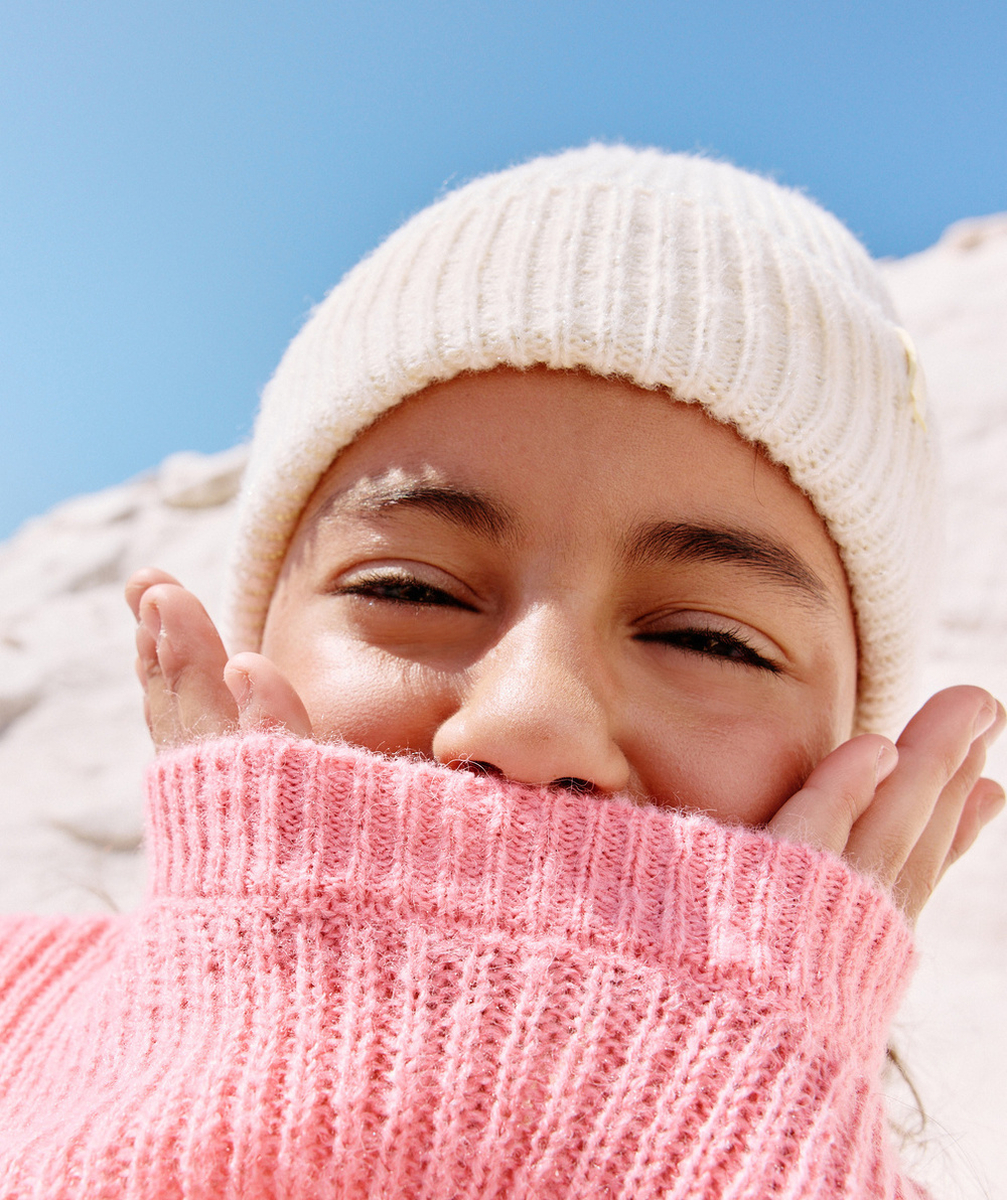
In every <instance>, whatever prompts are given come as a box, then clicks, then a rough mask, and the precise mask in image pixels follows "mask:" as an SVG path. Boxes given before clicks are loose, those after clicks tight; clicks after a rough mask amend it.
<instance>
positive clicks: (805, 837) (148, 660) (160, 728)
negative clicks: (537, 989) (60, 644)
mask: <svg viewBox="0 0 1007 1200" xmlns="http://www.w3.org/2000/svg"><path fill="white" fill-rule="evenodd" d="M126 599H127V601H128V603H129V606H130V608H131V609H132V610H133V615H134V616H135V617H136V619H137V622H138V624H137V630H136V649H137V664H136V669H137V674H138V676H139V678H140V683H141V684H142V686H143V689H144V712H145V715H146V718H147V725H148V728H149V729H150V733H151V737H152V738H153V740H154V745H155V747H156V748H157V749H158V750H162V749H166V748H168V747H171V746H179V745H183V744H184V743H186V742H190V741H194V740H196V739H198V738H206V737H219V736H222V735H224V734H228V733H236V732H243V731H251V730H255V729H278V730H283V731H286V732H288V733H291V734H293V735H294V736H295V737H310V736H311V722H310V720H309V718H308V714H307V711H306V710H305V708H304V705H303V704H302V703H301V700H300V697H299V696H298V695H297V693H296V692H295V691H294V689H293V687H292V686H291V685H290V683H289V682H288V681H287V680H286V678H285V677H284V676H283V675H282V674H281V673H280V672H279V671H278V670H277V668H276V667H275V666H274V665H273V664H272V663H271V662H270V661H269V659H267V658H265V657H263V655H261V654H247V653H246V654H237V655H235V656H234V657H233V658H231V659H228V658H227V653H226V651H225V650H224V646H223V643H222V641H221V640H220V636H219V634H218V633H217V631H216V629H215V628H214V626H213V622H212V621H211V620H210V618H209V617H208V616H207V613H206V610H205V609H204V608H203V606H202V605H201V604H200V603H199V601H198V600H197V599H196V597H195V596H193V594H192V593H191V592H188V591H186V589H185V588H183V587H182V586H181V585H180V584H179V583H178V581H177V580H176V579H173V578H172V577H171V576H170V575H167V574H165V572H163V571H158V570H154V569H145V570H142V571H138V572H137V573H136V574H135V575H133V576H132V578H131V579H130V580H129V582H128V583H127V585H126ZM1005 724H1007V717H1005V713H1004V709H1003V706H1002V705H1000V704H999V703H998V702H997V701H996V700H995V699H994V698H993V697H992V696H991V695H990V694H989V693H988V692H985V691H983V690H982V689H981V688H976V687H954V688H948V689H946V690H945V691H943V692H939V693H938V694H937V695H936V696H934V697H933V698H932V699H930V700H929V701H927V703H926V704H925V705H924V706H923V708H922V709H920V711H919V712H918V713H917V714H916V716H915V717H913V719H912V720H911V721H910V722H909V724H908V725H907V726H906V728H905V730H904V731H903V733H902V736H901V737H900V738H899V740H898V743H897V747H896V746H895V745H893V744H892V743H891V742H890V741H889V740H888V739H887V738H884V737H881V736H879V735H876V734H865V735H863V736H862V737H857V738H853V739H852V740H851V741H848V742H844V743H843V745H841V746H839V747H838V748H837V749H836V750H834V751H833V752H832V753H831V754H829V755H827V757H826V758H824V759H823V760H822V761H821V762H820V763H819V765H818V766H817V767H816V768H815V770H814V771H812V773H811V775H810V776H809V777H808V779H807V782H806V783H805V785H804V787H803V788H801V790H800V791H799V792H797V793H796V795H794V796H792V797H791V798H790V799H789V800H787V801H786V803H785V804H784V805H783V806H782V807H781V808H780V810H779V811H778V812H777V813H776V815H775V816H774V817H773V818H772V820H771V821H770V822H769V824H768V830H769V832H770V833H772V834H773V835H774V836H775V837H779V838H784V839H787V840H788V841H796V842H806V843H808V844H810V845H812V846H815V847H816V848H818V849H820V850H827V851H830V852H831V853H833V854H836V855H839V856H841V857H843V858H844V859H845V860H846V861H847V862H848V863H849V864H850V866H851V867H852V868H853V869H854V870H856V871H858V872H859V873H860V874H862V875H866V876H868V877H869V878H871V879H873V880H874V881H875V882H876V883H877V884H878V885H879V886H880V887H882V888H884V889H885V890H889V891H891V892H892V894H893V896H894V898H895V901H896V903H897V904H898V905H899V907H900V908H902V910H903V911H904V912H905V914H906V916H907V917H908V918H909V919H910V920H914V919H915V917H916V916H917V915H918V913H919V911H920V909H921V908H922V907H923V905H924V903H925V902H926V900H927V898H928V897H929V895H930V893H931V892H932V891H933V889H934V887H935V885H936V884H937V881H938V880H939V879H940V877H941V875H943V873H944V872H945V871H946V870H947V868H948V867H949V866H950V865H951V863H953V862H954V861H955V859H957V858H959V857H960V856H961V855H962V854H964V852H965V851H966V850H967V849H968V848H969V846H971V845H972V843H973V842H974V841H975V839H976V837H977V836H978V834H979V831H980V830H981V829H982V827H983V826H984V825H985V824H986V823H987V822H988V821H989V820H991V819H992V818H993V817H994V816H996V814H997V813H998V812H999V811H1000V810H1001V809H1002V808H1003V806H1004V791H1003V788H1002V787H1000V785H999V784H997V783H995V782H994V781H993V780H991V779H983V778H981V775H982V769H983V765H984V764H985V761H986V750H987V748H988V747H989V746H990V745H991V744H992V743H993V741H994V740H995V739H996V738H997V737H999V735H1000V734H1001V733H1002V732H1003V729H1004V726H1005Z"/></svg>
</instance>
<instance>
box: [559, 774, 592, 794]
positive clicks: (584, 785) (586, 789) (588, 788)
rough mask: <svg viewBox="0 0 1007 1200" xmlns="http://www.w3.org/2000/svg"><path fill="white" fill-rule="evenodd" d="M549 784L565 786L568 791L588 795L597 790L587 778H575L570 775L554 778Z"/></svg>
mask: <svg viewBox="0 0 1007 1200" xmlns="http://www.w3.org/2000/svg"><path fill="white" fill-rule="evenodd" d="M549 786H550V787H554V788H565V789H566V790H567V791H568V792H580V793H582V794H583V795H590V794H591V793H593V792H595V791H596V790H597V789H596V788H595V786H594V784H593V783H592V782H591V781H590V780H589V779H575V778H573V777H572V776H565V777H564V778H563V779H554V780H553V781H552V783H550V784H549Z"/></svg>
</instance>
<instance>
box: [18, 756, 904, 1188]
mask: <svg viewBox="0 0 1007 1200" xmlns="http://www.w3.org/2000/svg"><path fill="white" fill-rule="evenodd" d="M149 795H150V805H149V833H148V836H149V842H150V852H151V855H152V876H151V886H150V893H149V896H148V898H147V900H146V902H145V904H144V906H143V907H142V908H141V909H140V910H139V911H138V912H137V913H136V914H133V915H131V916H125V917H88V918H84V919H70V918H41V917H21V918H9V919H6V920H5V921H4V922H3V923H2V924H0V1195H2V1196H3V1197H5V1200H14V1198H18V1200H21V1198H27V1197H33V1198H36V1200H42V1198H44V1200H57V1198H58V1200H84V1198H85V1197H86V1198H87V1200H99V1198H102V1197H108V1198H112V1197H115V1198H116V1200H141V1198H143V1200H155V1198H157V1200H170V1198H173V1197H180V1198H181V1197H185V1198H186V1200H210V1198H211V1197H213V1198H214V1200H218V1198H224V1197H233V1198H235V1200H252V1198H256V1200H259V1198H262V1200H264V1198H266V1197H270V1198H272V1197H289V1198H290V1200H294V1198H296V1200H316V1198H317V1200H321V1198H323V1197H324V1198H326V1200H329V1198H332V1197H346V1198H350V1197H352V1198H363V1197H380V1198H388V1200H392V1198H395V1200H400V1198H401V1200H406V1198H408V1200H421V1198H426V1200H463V1198H469V1197H473V1198H474V1197H481V1198H486V1200H489V1198H503V1197H508V1198H514V1200H517V1198H521V1200H537V1198H542V1200H545V1198H547V1197H548V1198H559V1197H564V1198H574V1197H578V1198H579V1197H596V1196H597V1197H603V1196H604V1197H621V1198H622V1200H630V1198H632V1200H652V1198H654V1200H656V1198H657V1197H662V1198H664V1200H671V1198H674V1197H682V1198H684V1197H688V1198H689V1200H713V1198H717V1200H721V1198H726V1197H728V1196H730V1197H747V1198H749V1200H766V1197H768V1196H780V1197H792V1198H797V1197H819V1198H820V1197H839V1196H843V1197H857V1198H858V1200H862V1198H864V1197H895V1196H900V1195H910V1194H911V1195H916V1194H917V1193H916V1191H915V1189H913V1188H912V1186H911V1185H909V1184H906V1183H905V1181H904V1180H902V1179H901V1177H900V1176H899V1175H898V1172H897V1166H896V1164H895V1162H894V1159H893V1157H892V1154H891V1150H890V1148H889V1146H888V1142H887V1136H886V1126H885V1117H884V1113H883V1109H882V1105H881V1102H880V1099H879V1095H878V1092H877V1084H876V1077H877V1073H878V1071H879V1069H880V1064H881V1060H882V1058H883V1055H884V1046H885V1034H886V1030H887V1027H888V1023H889V1021H890V1019H891V1016H892V1013H893V1009H894V1006H895V1004H896V1003H897V999H898V997H899V994H900V993H901V990H902V988H903V986H904V983H905V980H906V975H907V972H908V969H909V964H910V959H911V954H912V951H911V939H910V935H909V932H908V930H907V928H906V926H905V924H904V922H903V921H902V919H901V917H900V916H899V914H898V913H897V912H896V910H895V909H894V908H892V906H891V905H890V903H889V902H888V901H887V900H886V899H885V898H884V897H883V896H881V895H880V894H878V893H877V892H875V891H874V890H873V889H872V888H871V887H870V886H868V885H867V884H866V883H865V882H864V881H863V880H861V879H859V878H857V877H856V876H854V875H853V874H851V872H850V871H849V870H848V869H847V868H846V867H845V866H844V865H843V864H842V863H841V862H839V861H838V860H836V859H833V858H831V857H828V856H825V855H822V854H819V853H817V852H814V851H812V850H810V849H808V848H806V847H802V846H798V845H793V844H787V843H781V842H776V841H773V840H771V839H769V838H768V837H766V836H764V835H762V834H760V833H757V832H752V831H749V830H744V829H729V828H725V827H721V826H719V825H716V824H714V823H712V822H710V821H708V820H705V819H701V818H698V817H692V816H683V815H681V814H677V813H674V812H669V811H663V810H658V809H656V808H653V807H649V806H638V805H634V804H632V803H630V802H628V801H622V800H618V799H616V800H610V799H599V798H597V797H585V796H582V795H574V794H572V793H569V792H565V791H560V790H543V789H529V788H523V787H519V786H516V785H512V784H508V783H503V782H500V781H498V780H494V779H481V778H476V777H474V776H472V775H469V774H467V773H465V772H452V771H447V770H444V769H442V768H439V767H437V766H434V765H430V764H422V763H416V762H412V761H407V760H392V759H384V758H380V757H378V756H375V755H372V754H369V753H366V752H363V751H357V750H352V749H347V748H338V747H336V748H334V747H323V746H319V745H317V744H314V743H310V742H298V741H291V740H287V739H284V738H281V737H276V736H267V735H255V736H251V737H246V738H244V739H240V740H239V739H229V740H224V741H220V742H211V743H206V744H204V745H202V746H200V747H197V748H192V749H187V750H185V751H180V752H173V753H171V754H166V755H163V756H162V757H161V758H160V759H159V760H158V761H157V763H156V765H155V766H154V768H153V769H152V771H151V773H150V778H149Z"/></svg>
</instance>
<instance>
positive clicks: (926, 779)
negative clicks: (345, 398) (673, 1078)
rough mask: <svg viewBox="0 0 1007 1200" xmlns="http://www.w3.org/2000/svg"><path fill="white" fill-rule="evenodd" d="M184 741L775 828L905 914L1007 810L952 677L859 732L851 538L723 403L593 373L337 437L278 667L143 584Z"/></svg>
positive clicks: (266, 651)
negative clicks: (359, 750) (235, 740)
mask: <svg viewBox="0 0 1007 1200" xmlns="http://www.w3.org/2000/svg"><path fill="white" fill-rule="evenodd" d="M127 598H128V600H129V602H130V604H131V607H132V608H133V611H134V614H135V615H136V616H137V619H138V622H139V624H138V630H137V650H138V673H139V675H140V678H141V682H142V683H143V685H144V689H145V697H146V710H147V716H148V722H149V724H150V728H151V732H152V735H153V738H154V741H155V744H156V745H157V746H158V747H159V748H161V747H165V746H170V745H178V744H181V743H184V742H186V741H189V740H191V739H193V738H195V737H200V736H213V735H217V734H221V733H226V732H230V731H232V730H234V729H242V730H248V729H253V728H263V727H267V728H277V727H279V728H284V729H287V730H289V731H290V732H292V733H294V734H296V735H299V736H313V737H315V738H318V739H322V740H324V739H342V740H346V741H349V742H351V743H353V744H356V745H360V746H364V747H366V748H368V749H371V750H375V751H379V752H384V753H393V754H394V753H402V752H415V753H419V754H421V755H424V756H426V757H428V758H431V759H434V760H436V761H438V762H441V763H443V764H445V765H447V766H450V767H456V768H460V769H461V768H465V769H475V770H480V771H488V772H492V773H499V774H501V775H503V776H505V777H507V778H509V779H513V780H516V781H519V782H522V783H528V784H536V785H549V784H553V785H558V786H566V787H573V788H575V789H577V790H583V791H588V790H590V791H592V792H595V793H598V794H602V795H604V794H612V793H616V792H619V793H629V794H630V795H631V796H633V797H634V798H635V799H637V800H639V801H641V802H650V803H654V804H658V805H662V806H667V807H673V808H677V809H684V810H694V811H700V812H703V813H706V814H707V815H709V816H711V817H713V818H714V819H716V820H720V821H725V822H730V823H741V824H746V825H753V826H765V827H766V828H768V829H769V831H770V832H771V833H773V834H774V835H776V836H779V837H784V838H791V839H794V840H801V841H806V842H809V843H810V844H812V845H814V846H817V847H819V848H821V849H826V850H829V851H831V852H833V853H836V854H841V855H843V856H844V857H845V858H846V859H847V860H848V861H849V862H850V864H851V865H852V866H853V867H854V868H855V869H857V870H860V871H861V872H863V873H865V874H868V875H870V876H871V877H873V878H874V879H875V881H876V882H877V883H878V884H879V885H880V886H882V887H887V888H890V889H892V890H893V892H894V895H895V897H896V899H897V901H898V902H899V903H900V904H901V906H902V907H903V909H904V911H905V912H906V913H907V915H908V916H909V917H910V918H912V917H914V916H915V915H916V913H917V912H918V911H919V909H920V907H921V906H922V904H923V903H924V901H925V900H926V898H927V896H928V895H929V893H930V891H931V890H932V888H933V886H934V885H935V884H936V882H937V880H938V878H939V877H940V875H941V874H942V872H943V871H944V870H945V869H946V867H947V866H948V864H949V863H950V862H951V861H953V860H954V859H955V858H956V857H958V856H959V855H960V854H961V853H962V852H964V850H965V849H966V848H967V847H968V845H970V844H971V842H972V841H973V840H974V838H975V837H976V835H977V834H978V832H979V830H980V828H981V827H982V825H983V824H984V823H985V822H986V821H987V820H989V819H990V818H991V817H992V816H993V815H994V814H995V812H996V811H999V809H1000V808H1001V807H1002V806H1003V803H1004V793H1003V790H1002V788H1000V787H999V785H998V784H996V783H994V782H993V781H991V780H988V779H983V778H981V772H982V768H983V765H984V762H985V754H986V749H987V747H988V745H989V744H990V743H991V741H992V740H993V738H995V737H996V736H998V735H999V733H1000V732H1001V731H1002V729H1003V727H1004V724H1005V714H1004V710H1003V708H1002V706H1001V705H999V704H998V703H997V701H995V700H994V699H993V697H992V696H990V695H989V694H988V693H986V692H984V691H983V690H982V689H980V688H971V687H960V688H951V689H948V690H947V691H945V692H942V693H939V694H938V695H937V696H936V697H934V698H933V699H932V700H931V701H929V702H928V704H927V705H925V706H924V708H923V709H922V710H921V711H920V712H919V713H918V714H917V715H916V717H914V719H913V720H912V721H911V722H910V724H909V725H908V726H907V727H906V730H905V731H904V733H903V734H902V736H901V737H900V739H899V741H898V744H897V747H896V746H895V745H893V744H892V743H891V742H889V741H888V740H887V739H886V738H882V737H880V736H877V735H865V736H863V737H859V738H854V739H851V738H850V734H851V730H852V723H853V714H854V706H855V701H856V685H857V644H856V631H855V625H854V620H853V615H852V611H851V607H850V599H849V593H848V589H847V584H846V579H845V575H844V572H843V568H842V564H841V562H840V559H839V555H838V551H837V549H836V547H835V545H834V544H833V543H832V541H831V539H830V538H829V535H828V533H827V531H826V529H825V527H824V525H823V523H822V522H821V520H820V518H819V517H818V515H817V513H816V512H815V510H814V509H813V507H812V506H811V504H810V502H809V501H808V500H807V498H806V497H805V496H804V495H803V494H802V493H801V492H800V491H798V490H797V489H796V488H795V487H794V486H793V484H792V483H791V482H790V479H789V477H788V476H787V474H786V472H785V471H784V470H783V469H781V468H780V467H778V466H775V465H774V464H772V463H770V462H769V461H768V460H767V459H766V458H765V456H764V455H763V454H762V453H761V452H760V451H759V450H757V449H756V448H755V447H754V446H752V445H751V444H749V443H746V442H745V441H743V440H742V439H741V438H740V437H738V435H737V434H735V433H734V432H733V430H731V429H729V428H728V427H726V426H723V425H720V424H717V423H716V422H715V421H713V420H712V419H711V418H710V417H708V416H707V415H706V414H705V413H704V412H703V411H702V410H701V409H700V408H698V407H696V406H692V405H685V404H679V403H674V402H672V401H670V400H669V399H668V398H667V397H666V396H664V395H659V394H657V393H652V392H646V391H643V390H642V389H640V388H637V387H634V386H632V385H630V384H628V383H624V382H620V381H614V380H604V379H599V378H597V377H594V376H590V375H586V374H583V373H579V372H551V371H547V370H545V369H538V370H534V371H528V372H517V371H512V370H506V369H500V370H497V371H493V372H487V373H482V374H474V375H467V376H462V377H458V378H456V379H454V380H451V381H450V382H448V383H445V384H439V385H435V386H433V387H430V388H428V389H426V390H425V391H424V392H422V393H420V394H419V395H417V396H415V397H413V398H411V399H409V400H408V401H406V402H405V403H403V404H401V405H399V406H398V407H397V408H395V409H394V410H392V412H390V413H389V414H387V415H386V416H385V417H384V418H382V420H381V421H379V422H378V423H377V424H376V425H374V426H373V427H372V428H371V429H369V430H367V431H366V432H365V433H363V434H362V435H361V436H360V437H359V438H357V440H356V441H355V442H354V443H353V444H352V445H351V446H350V447H349V448H348V449H347V450H346V451H344V452H343V453H342V454H341V455H340V456H339V457H338V458H337V459H336V461H335V463H334V464H333V465H332V467H331V468H330V470H329V471H328V472H327V474H326V475H325V477H324V478H323V479H322V481H321V482H320V484H319V486H318V488H317V489H316V491H315V493H314V495H313V496H312V497H311V499H310V501H309V503H308V504H307V506H306V507H305V510H304V512H303V514H302V517H301V520H300V523H299V525H298V527H297V529H296V531H295V533H294V536H293V539H292V541H291V544H290V547H289V550H288V553H287V556H286V560H285V562H284V565H283V569H282V572H281V575H280V579H279V582H278V585H277V588H276V591H275V594H274V596H273V599H272V602H271V605H270V609H269V613H268V617H267V621H266V626H265V631H264V636H263V642H262V647H261V649H262V653H261V654H249V653H245V654H239V655H237V656H235V657H234V658H233V659H231V660H230V661H228V659H227V655H226V652H225V651H224V648H223V645H222V644H221V642H220V639H219V637H218V635H217V633H216V631H215V630H214V628H213V626H212V624H211V623H210V621H209V618H208V617H207V616H206V613H205V612H204V610H203V609H202V607H201V606H200V605H199V603H198V601H197V600H196V599H195V597H193V596H192V595H191V593H188V592H186V591H185V589H184V588H182V587H181V586H180V585H179V584H178V583H177V581H175V580H173V579H172V578H171V577H170V576H167V575H165V574H164V573H162V572H158V571H153V570H148V571H143V572H139V573H138V574H137V575H136V576H134V577H133V579H132V580H131V581H130V584H129V585H128V587H127Z"/></svg>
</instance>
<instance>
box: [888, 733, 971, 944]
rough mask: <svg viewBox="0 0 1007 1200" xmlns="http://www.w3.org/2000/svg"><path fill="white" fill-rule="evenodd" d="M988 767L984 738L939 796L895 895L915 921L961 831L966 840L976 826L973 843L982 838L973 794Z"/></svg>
mask: <svg viewBox="0 0 1007 1200" xmlns="http://www.w3.org/2000/svg"><path fill="white" fill-rule="evenodd" d="M985 765H986V746H985V744H984V741H983V738H981V737H980V738H977V739H976V740H975V741H974V742H973V743H972V745H971V747H970V748H969V752H968V754H967V755H966V756H965V761H964V763H962V765H961V767H960V768H959V769H958V770H957V771H956V772H955V774H954V776H953V777H952V778H951V780H950V781H949V783H948V784H947V786H946V787H945V788H944V789H943V791H942V792H941V794H940V796H939V797H938V799H937V803H936V804H935V805H934V808H933V811H932V813H931V814H930V820H929V821H928V822H927V824H926V827H925V828H924V830H923V832H922V833H921V834H920V836H919V838H918V839H917V842H916V845H915V846H914V847H913V848H912V850H911V851H910V852H909V855H908V857H907V858H906V861H905V864H904V865H903V867H902V869H901V871H900V872H899V874H898V877H897V878H896V880H895V882H894V886H893V889H892V891H893V894H894V896H895V898H896V901H897V903H898V905H899V907H900V908H901V909H902V910H903V912H905V914H906V916H907V917H909V919H910V920H915V918H916V917H917V916H918V915H919V912H920V910H921V909H922V908H923V906H924V904H925V903H926V902H927V900H928V899H929V897H930V894H931V892H933V890H934V888H935V887H936V886H937V881H938V879H940V877H941V875H942V873H943V871H944V869H945V864H946V862H947V858H948V854H949V853H950V851H951V847H952V845H953V844H954V842H955V839H956V838H957V837H959V831H960V833H961V838H962V839H963V840H964V839H965V838H966V837H967V836H968V834H969V830H970V828H972V827H974V828H972V833H971V837H970V838H969V844H971V842H972V841H974V840H975V838H976V836H978V833H979V830H980V829H981V827H982V826H981V824H978V823H977V821H976V818H977V817H978V810H977V809H976V808H975V804H976V801H975V800H973V795H974V793H975V789H976V788H977V787H978V785H979V777H980V775H981V774H982V770H983V767H984V766H985ZM981 791H982V789H980V793H981ZM970 801H971V805H970ZM965 849H966V846H965V845H964V844H962V845H961V849H960V853H964V851H965Z"/></svg>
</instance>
